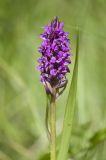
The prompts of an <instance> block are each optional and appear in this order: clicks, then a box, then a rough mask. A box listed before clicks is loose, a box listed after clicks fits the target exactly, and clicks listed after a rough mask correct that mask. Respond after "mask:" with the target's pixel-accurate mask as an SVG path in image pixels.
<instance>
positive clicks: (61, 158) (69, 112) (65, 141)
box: [57, 32, 79, 160]
mask: <svg viewBox="0 0 106 160" xmlns="http://www.w3.org/2000/svg"><path fill="white" fill-rule="evenodd" d="M78 51H79V32H78V33H77V47H76V56H75V57H76V58H75V64H74V70H73V76H72V81H71V84H70V89H69V94H68V99H67V104H66V110H65V116H64V121H63V131H62V138H61V144H60V149H59V154H58V157H57V160H66V159H67V152H68V148H69V142H70V135H71V131H72V123H73V117H74V109H75V97H76V91H77V75H78ZM70 106H71V107H70Z"/></svg>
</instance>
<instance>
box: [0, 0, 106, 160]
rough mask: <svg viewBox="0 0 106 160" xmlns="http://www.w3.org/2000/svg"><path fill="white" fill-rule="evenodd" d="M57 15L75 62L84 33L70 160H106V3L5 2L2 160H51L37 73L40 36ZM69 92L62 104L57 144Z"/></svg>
mask: <svg viewBox="0 0 106 160" xmlns="http://www.w3.org/2000/svg"><path fill="white" fill-rule="evenodd" d="M56 15H57V16H59V18H60V20H61V21H64V23H65V30H66V31H69V32H70V39H71V47H72V53H73V62H74V53H75V50H76V29H77V28H79V31H80V48H79V52H80V53H79V70H78V90H77V101H76V111H75V118H74V125H73V133H72V137H71V139H70V142H71V143H70V148H69V159H70V157H71V160H106V1H105V0H53V1H50V0H0V160H48V159H49V158H48V157H49V156H48V153H49V146H48V139H47V136H46V129H45V105H46V97H45V92H44V88H43V86H42V84H41V83H40V82H39V73H38V71H37V70H36V69H35V67H36V65H37V58H38V57H39V54H38V51H37V49H38V47H39V45H40V42H41V40H40V38H39V34H40V33H42V32H43V28H42V27H43V26H44V25H45V24H47V23H48V22H50V21H51V19H52V18H53V17H54V16H56ZM72 66H73V65H72ZM70 68H71V71H72V68H73V67H71V65H70ZM71 78H72V76H71V74H70V75H68V80H69V82H70V80H71ZM68 90H69V87H67V89H66V91H65V92H64V93H63V95H62V96H61V97H60V98H59V99H58V101H57V135H58V138H57V143H59V139H60V136H59V135H60V132H61V128H62V120H63V115H64V109H65V104H66V100H67V94H68ZM57 145H58V144H57Z"/></svg>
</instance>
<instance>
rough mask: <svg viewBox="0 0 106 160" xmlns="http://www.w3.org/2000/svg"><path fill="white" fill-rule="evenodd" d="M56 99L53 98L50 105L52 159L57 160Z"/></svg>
mask: <svg viewBox="0 0 106 160" xmlns="http://www.w3.org/2000/svg"><path fill="white" fill-rule="evenodd" d="M55 101H56V98H55V96H51V103H50V132H51V133H50V135H51V136H50V157H51V160H56V102H55Z"/></svg>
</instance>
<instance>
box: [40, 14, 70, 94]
mask: <svg viewBox="0 0 106 160" xmlns="http://www.w3.org/2000/svg"><path fill="white" fill-rule="evenodd" d="M63 27H64V23H63V22H60V21H59V19H58V17H55V18H54V19H53V20H52V22H51V23H50V24H49V25H47V26H45V27H44V33H43V34H41V35H40V37H41V39H42V43H41V46H40V47H39V50H38V51H39V52H40V53H41V58H39V59H38V62H39V66H38V69H39V71H40V73H41V82H42V83H43V84H44V86H45V88H46V91H47V93H48V94H52V95H54V94H55V95H56V96H59V95H60V94H61V93H62V91H59V89H61V88H63V90H64V88H65V87H66V85H67V79H66V74H67V73H68V72H70V69H69V67H68V65H69V64H70V63H71V59H70V56H71V55H72V54H71V53H70V40H69V39H68V35H69V33H68V32H65V31H64V30H63Z"/></svg>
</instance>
